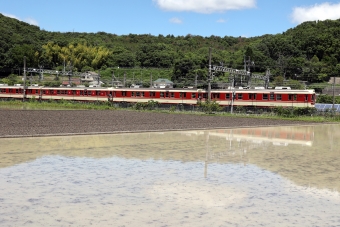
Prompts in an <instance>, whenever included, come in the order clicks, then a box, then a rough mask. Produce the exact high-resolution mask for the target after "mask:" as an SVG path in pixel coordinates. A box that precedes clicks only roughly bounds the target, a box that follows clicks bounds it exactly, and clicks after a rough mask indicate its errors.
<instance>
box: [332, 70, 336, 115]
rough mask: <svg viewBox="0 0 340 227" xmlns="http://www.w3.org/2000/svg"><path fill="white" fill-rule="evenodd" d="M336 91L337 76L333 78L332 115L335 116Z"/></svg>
mask: <svg viewBox="0 0 340 227" xmlns="http://www.w3.org/2000/svg"><path fill="white" fill-rule="evenodd" d="M334 89H335V76H334V77H333V105H332V114H334V110H335V109H334V104H335V94H334Z"/></svg>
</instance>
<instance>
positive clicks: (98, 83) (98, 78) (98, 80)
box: [97, 69, 100, 87]
mask: <svg viewBox="0 0 340 227" xmlns="http://www.w3.org/2000/svg"><path fill="white" fill-rule="evenodd" d="M97 85H98V87H100V69H99V70H98V77H97Z"/></svg>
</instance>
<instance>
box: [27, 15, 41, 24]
mask: <svg viewBox="0 0 340 227" xmlns="http://www.w3.org/2000/svg"><path fill="white" fill-rule="evenodd" d="M25 22H27V23H29V24H31V25H35V26H38V25H39V24H38V22H37V21H36V20H35V19H33V18H30V17H29V18H26V19H25Z"/></svg>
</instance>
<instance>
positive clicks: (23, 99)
mask: <svg viewBox="0 0 340 227" xmlns="http://www.w3.org/2000/svg"><path fill="white" fill-rule="evenodd" d="M23 92H24V94H23V98H22V101H23V102H25V99H26V56H24V91H23Z"/></svg>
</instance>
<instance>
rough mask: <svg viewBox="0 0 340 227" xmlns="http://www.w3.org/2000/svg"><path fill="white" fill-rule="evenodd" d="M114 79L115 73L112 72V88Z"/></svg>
mask: <svg viewBox="0 0 340 227" xmlns="http://www.w3.org/2000/svg"><path fill="white" fill-rule="evenodd" d="M114 78H115V72H114V71H113V70H112V87H113V79H114Z"/></svg>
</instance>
